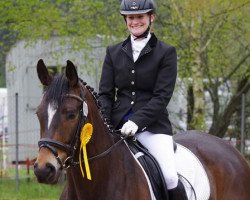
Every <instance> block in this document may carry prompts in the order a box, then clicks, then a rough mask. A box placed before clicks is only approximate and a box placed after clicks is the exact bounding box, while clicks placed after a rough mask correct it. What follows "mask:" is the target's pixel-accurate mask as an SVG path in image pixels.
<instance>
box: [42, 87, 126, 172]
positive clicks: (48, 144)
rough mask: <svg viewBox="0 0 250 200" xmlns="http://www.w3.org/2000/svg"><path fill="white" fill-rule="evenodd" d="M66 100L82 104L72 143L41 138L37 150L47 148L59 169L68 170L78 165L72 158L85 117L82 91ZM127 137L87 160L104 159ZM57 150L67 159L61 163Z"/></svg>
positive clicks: (68, 96) (68, 95) (74, 155)
mask: <svg viewBox="0 0 250 200" xmlns="http://www.w3.org/2000/svg"><path fill="white" fill-rule="evenodd" d="M65 97H66V98H74V99H76V100H78V101H80V102H81V103H82V105H81V110H80V117H79V121H78V125H77V129H76V131H75V134H74V137H73V138H72V141H71V142H70V144H64V143H62V142H59V141H56V140H54V139H50V138H41V139H40V140H39V141H38V146H39V149H41V148H47V149H48V150H50V151H51V153H52V154H53V155H54V156H55V158H56V160H57V162H58V163H59V164H60V169H68V168H69V167H73V166H76V165H78V164H79V161H75V160H74V158H75V157H76V150H77V148H78V146H79V139H80V131H81V128H82V126H83V125H84V124H85V122H86V118H87V116H86V115H85V114H84V112H83V104H84V102H85V101H86V99H85V97H84V95H83V89H82V90H81V93H80V96H77V95H74V94H66V95H65ZM127 137H128V136H125V137H121V139H119V140H118V141H117V142H116V143H114V144H113V145H112V146H110V147H109V148H108V149H107V150H105V151H103V152H102V153H100V154H98V155H96V156H93V157H91V158H89V159H88V160H89V161H93V160H96V159H98V158H101V157H104V156H106V155H107V154H109V153H110V152H111V151H112V150H113V149H114V148H115V147H116V146H118V145H119V144H121V143H122V142H123V141H124V140H126V139H127ZM57 149H60V150H62V151H64V152H66V154H67V158H66V159H65V161H64V162H63V161H62V160H61V158H60V157H59V155H58V151H57Z"/></svg>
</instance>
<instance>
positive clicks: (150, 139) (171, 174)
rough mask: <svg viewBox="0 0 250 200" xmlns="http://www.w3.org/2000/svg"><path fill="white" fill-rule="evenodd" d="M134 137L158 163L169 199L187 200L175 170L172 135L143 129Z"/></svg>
mask: <svg viewBox="0 0 250 200" xmlns="http://www.w3.org/2000/svg"><path fill="white" fill-rule="evenodd" d="M135 137H136V138H137V139H138V141H139V142H140V143H141V144H142V145H144V146H145V147H146V148H147V149H148V151H149V152H150V153H151V154H152V155H153V156H154V157H155V159H156V160H157V162H158V163H159V165H160V167H161V170H162V173H163V176H164V178H165V181H166V184H167V188H168V190H169V199H170V200H187V199H188V198H187V194H186V191H185V188H184V186H183V184H182V183H181V182H180V181H179V179H178V175H177V171H176V166H175V157H174V147H173V138H172V136H170V135H165V134H154V133H151V132H148V131H145V132H141V133H138V134H136V135H135Z"/></svg>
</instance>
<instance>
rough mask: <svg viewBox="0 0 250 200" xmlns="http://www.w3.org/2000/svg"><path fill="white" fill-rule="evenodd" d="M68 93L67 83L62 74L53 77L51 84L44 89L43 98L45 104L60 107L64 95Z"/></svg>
mask: <svg viewBox="0 0 250 200" xmlns="http://www.w3.org/2000/svg"><path fill="white" fill-rule="evenodd" d="M68 92H69V82H68V80H67V78H66V77H65V75H64V74H60V75H57V76H55V77H54V79H53V81H52V83H51V84H50V85H49V86H48V87H47V88H46V90H45V96H46V101H47V103H49V104H51V105H55V106H60V105H61V103H62V100H63V97H64V96H65V94H67V93H68Z"/></svg>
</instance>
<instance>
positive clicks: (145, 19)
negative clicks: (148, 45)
mask: <svg viewBox="0 0 250 200" xmlns="http://www.w3.org/2000/svg"><path fill="white" fill-rule="evenodd" d="M150 20H151V22H153V21H154V15H151V17H150V15H149V14H147V13H145V14H133V15H127V16H126V21H127V27H128V30H129V32H130V33H131V34H132V35H134V36H139V35H141V34H143V33H144V32H145V31H146V30H147V28H148V26H149V24H150Z"/></svg>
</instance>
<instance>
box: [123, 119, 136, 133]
mask: <svg viewBox="0 0 250 200" xmlns="http://www.w3.org/2000/svg"><path fill="white" fill-rule="evenodd" d="M137 130H138V126H137V125H136V124H135V123H134V122H132V121H130V120H128V121H127V122H126V123H125V124H123V126H122V129H121V133H122V135H131V136H134V135H135V133H136V131H137Z"/></svg>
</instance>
